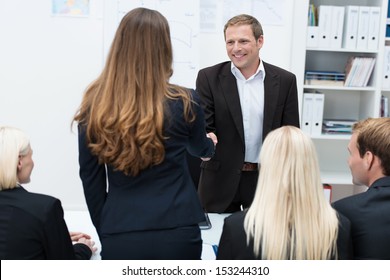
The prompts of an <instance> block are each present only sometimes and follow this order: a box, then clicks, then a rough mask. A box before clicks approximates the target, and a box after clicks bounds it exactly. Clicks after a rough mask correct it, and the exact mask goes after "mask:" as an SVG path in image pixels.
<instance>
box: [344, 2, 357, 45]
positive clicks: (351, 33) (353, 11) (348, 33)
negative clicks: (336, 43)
mask: <svg viewBox="0 0 390 280" xmlns="http://www.w3.org/2000/svg"><path fill="white" fill-rule="evenodd" d="M344 18H345V20H344V30H343V43H342V47H343V48H345V49H356V38H357V30H358V24H359V6H346V7H345V14H344Z"/></svg>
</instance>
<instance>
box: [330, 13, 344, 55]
mask: <svg viewBox="0 0 390 280" xmlns="http://www.w3.org/2000/svg"><path fill="white" fill-rule="evenodd" d="M344 12H345V7H342V6H332V19H331V26H330V48H331V49H339V48H341V44H342V39H343V28H344Z"/></svg>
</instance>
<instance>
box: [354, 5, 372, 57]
mask: <svg viewBox="0 0 390 280" xmlns="http://www.w3.org/2000/svg"><path fill="white" fill-rule="evenodd" d="M369 22H370V7H368V6H359V23H358V32H357V41H356V48H357V49H359V50H366V49H367V41H368V27H369Z"/></svg>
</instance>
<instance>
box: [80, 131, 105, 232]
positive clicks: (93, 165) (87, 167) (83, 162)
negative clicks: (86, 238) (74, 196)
mask: <svg viewBox="0 0 390 280" xmlns="http://www.w3.org/2000/svg"><path fill="white" fill-rule="evenodd" d="M79 164H80V178H81V181H82V183H83V188H84V195H85V199H86V202H87V206H88V210H89V213H90V215H91V220H92V223H93V224H94V226H95V228H96V231H97V233H98V235H100V217H101V212H102V209H103V206H104V203H105V201H106V197H107V191H106V189H107V183H106V169H105V165H104V164H99V162H98V158H97V157H96V156H94V155H92V153H91V151H90V149H89V148H88V145H87V140H86V133H85V128H84V127H82V126H79Z"/></svg>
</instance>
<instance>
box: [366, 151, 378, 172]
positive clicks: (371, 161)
mask: <svg viewBox="0 0 390 280" xmlns="http://www.w3.org/2000/svg"><path fill="white" fill-rule="evenodd" d="M374 158H375V156H374V154H373V153H371V152H370V151H367V152H366V153H365V154H364V160H365V166H366V167H367V170H370V169H371V167H372V165H373V164H374Z"/></svg>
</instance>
